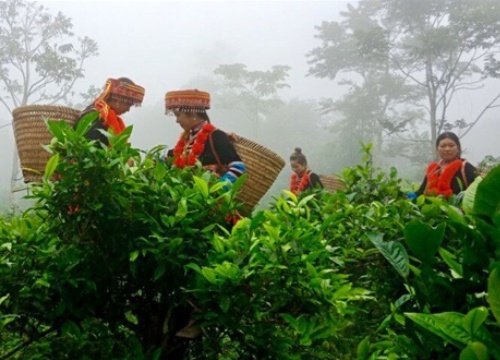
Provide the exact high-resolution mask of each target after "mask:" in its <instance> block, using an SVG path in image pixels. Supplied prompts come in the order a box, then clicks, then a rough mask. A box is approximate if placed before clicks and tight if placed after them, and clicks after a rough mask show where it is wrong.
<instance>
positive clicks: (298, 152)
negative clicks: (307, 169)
mask: <svg viewBox="0 0 500 360" xmlns="http://www.w3.org/2000/svg"><path fill="white" fill-rule="evenodd" d="M290 161H297V162H298V163H299V164H300V165H303V166H307V159H306V157H305V155H304V154H302V149H301V148H299V147H297V148H295V150H294V152H293V153H292V155H290Z"/></svg>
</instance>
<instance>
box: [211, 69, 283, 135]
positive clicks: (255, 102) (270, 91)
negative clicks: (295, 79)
mask: <svg viewBox="0 0 500 360" xmlns="http://www.w3.org/2000/svg"><path fill="white" fill-rule="evenodd" d="M289 70H290V67H289V66H286V65H274V66H273V67H271V69H270V70H267V71H257V70H256V71H249V70H247V67H246V65H244V64H224V65H220V66H219V67H217V69H215V71H214V73H215V74H216V75H217V77H218V79H220V80H221V82H222V87H223V91H224V93H225V95H224V96H223V95H220V97H221V99H224V102H223V103H222V104H221V106H223V107H228V108H232V109H239V110H241V111H242V112H243V113H245V114H247V115H248V116H249V118H250V120H251V121H252V122H253V124H254V126H253V128H254V136H258V124H259V122H260V120H262V119H263V118H264V117H265V115H266V114H268V113H269V111H271V110H272V109H275V108H277V107H278V106H280V105H281V104H282V101H281V99H280V98H279V97H278V90H280V89H283V88H285V87H289V85H288V84H287V83H286V82H285V80H286V78H287V77H288V71H289Z"/></svg>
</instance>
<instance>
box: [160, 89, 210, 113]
mask: <svg viewBox="0 0 500 360" xmlns="http://www.w3.org/2000/svg"><path fill="white" fill-rule="evenodd" d="M175 109H181V110H182V111H191V112H205V111H206V110H207V109H210V94H209V93H207V92H206V91H200V90H196V89H195V90H177V91H169V92H168V93H166V94H165V113H166V114H171V113H172V112H173V111H174V110H175Z"/></svg>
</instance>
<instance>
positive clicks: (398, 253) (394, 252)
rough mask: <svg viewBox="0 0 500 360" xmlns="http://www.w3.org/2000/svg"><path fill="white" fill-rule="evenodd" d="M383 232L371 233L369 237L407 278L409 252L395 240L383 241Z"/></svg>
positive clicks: (400, 273)
mask: <svg viewBox="0 0 500 360" xmlns="http://www.w3.org/2000/svg"><path fill="white" fill-rule="evenodd" d="M383 237H384V235H383V234H380V233H369V234H368V239H370V241H371V242H372V243H373V245H375V247H376V248H377V249H378V251H380V253H381V254H382V255H384V257H385V258H386V259H387V261H389V263H390V264H391V265H392V267H393V268H394V269H396V271H397V272H398V274H399V275H401V276H402V277H403V278H404V279H406V278H407V277H408V275H409V273H410V269H409V267H408V265H409V262H410V260H409V258H408V253H407V252H406V250H405V248H404V247H403V245H402V244H401V243H398V242H394V241H387V242H386V241H383Z"/></svg>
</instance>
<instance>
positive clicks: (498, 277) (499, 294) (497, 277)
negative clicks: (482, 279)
mask: <svg viewBox="0 0 500 360" xmlns="http://www.w3.org/2000/svg"><path fill="white" fill-rule="evenodd" d="M488 303H489V304H490V306H491V311H492V312H493V316H495V319H497V323H498V324H500V270H499V269H498V268H496V269H494V270H493V271H492V272H491V274H490V276H489V278H488Z"/></svg>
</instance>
